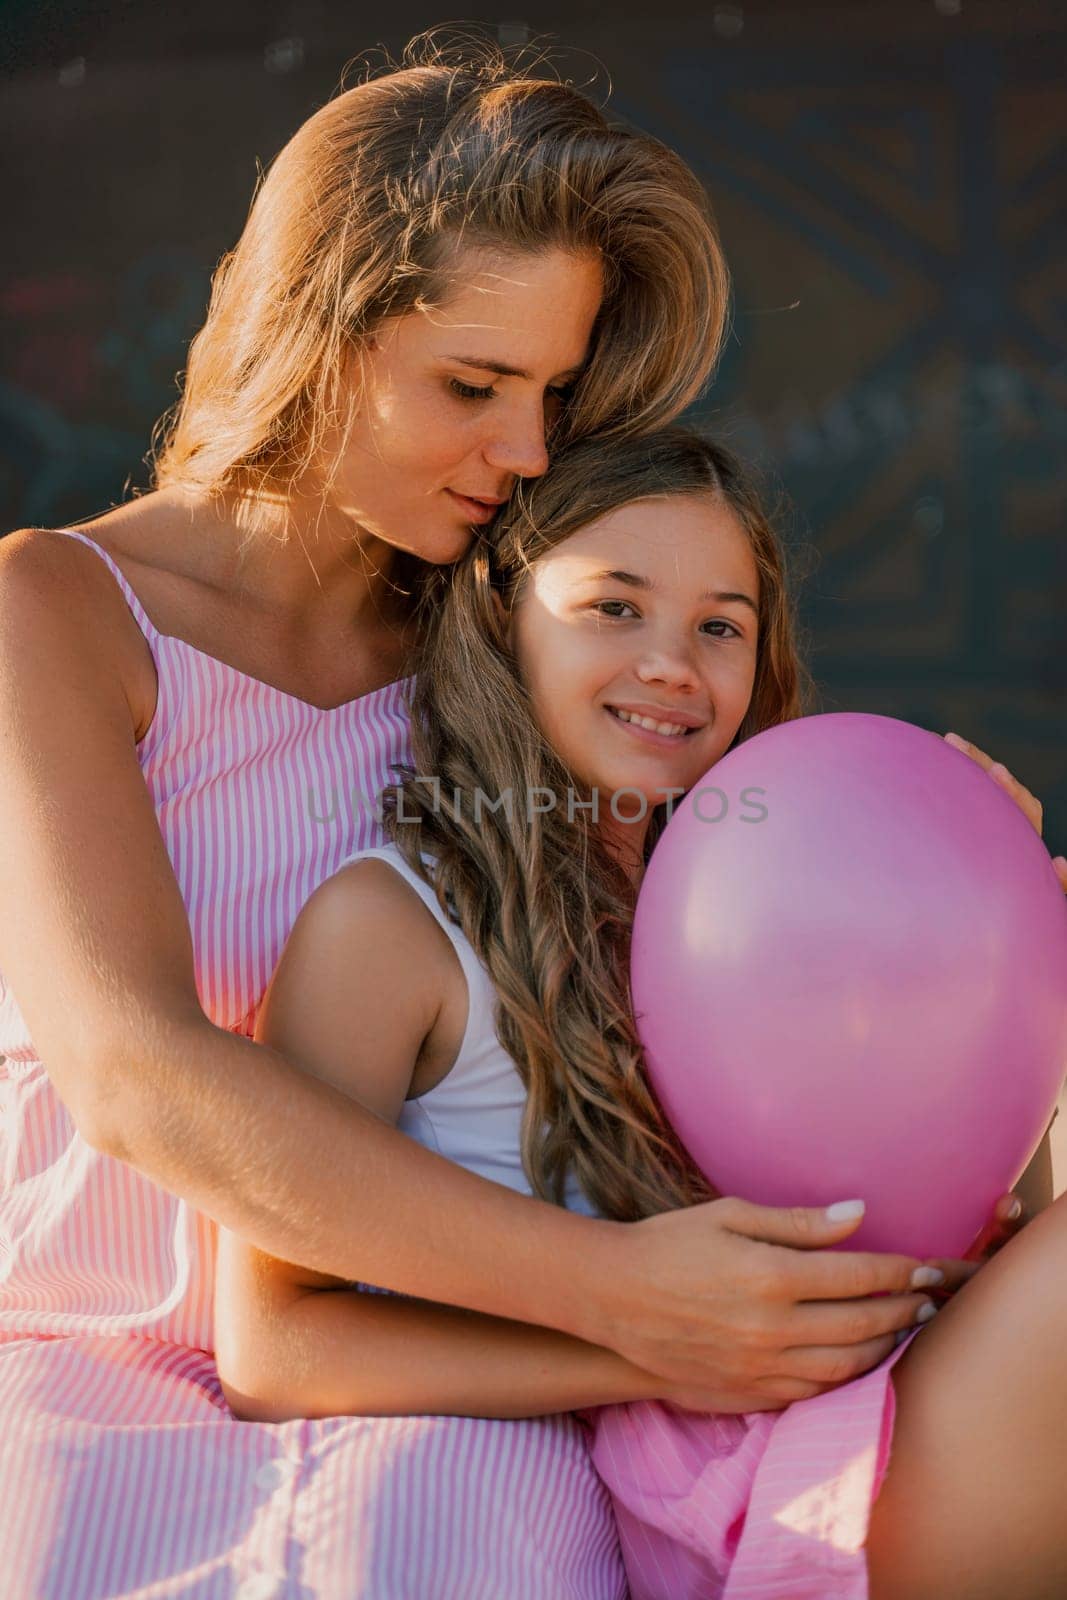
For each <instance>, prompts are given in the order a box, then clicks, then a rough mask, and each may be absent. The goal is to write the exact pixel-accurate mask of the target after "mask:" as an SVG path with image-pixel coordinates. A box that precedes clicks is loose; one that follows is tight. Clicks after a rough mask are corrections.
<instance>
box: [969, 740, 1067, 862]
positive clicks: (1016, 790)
mask: <svg viewBox="0 0 1067 1600" xmlns="http://www.w3.org/2000/svg"><path fill="white" fill-rule="evenodd" d="M945 742H946V744H950V745H951V746H952V748H953V749H954V750H961V751H962V752H963V754H964V755H965V756H970V758H971V760H972V761H976V762H977V763H978V765H979V766H980V767H981V768H982V769H983V771H985V772H988V773H989V776H990V777H991V778H992V779H993V781H994V783H999V785H1000V787H1001V788H1002V789H1003V790H1004V793H1005V794H1006V795H1008V796H1009V797H1010V798H1011V799H1012V800H1014V801H1015V804H1016V805H1017V806H1018V807H1019V810H1020V811H1021V812H1022V814H1023V816H1024V817H1025V818H1026V820H1027V821H1028V822H1029V823H1030V824H1031V826H1032V827H1033V828H1034V830H1035V831H1036V833H1037V834H1038V837H1040V835H1041V827H1042V823H1043V821H1044V808H1043V806H1042V804H1041V801H1040V800H1039V799H1038V798H1037V796H1036V795H1032V794H1031V793H1030V791H1029V789H1026V788H1024V787H1023V785H1022V784H1021V783H1020V782H1019V780H1018V779H1017V778H1013V777H1012V775H1011V773H1010V772H1009V771H1008V769H1007V767H1005V766H1002V765H1001V763H1000V762H999V761H994V760H993V757H992V756H987V755H986V753H985V751H984V750H979V748H978V746H977V745H974V744H969V743H968V742H967V740H966V739H961V738H960V736H959V734H958V733H946V734H945ZM1052 865H1053V866H1054V867H1055V869H1056V876H1057V877H1058V878H1059V880H1060V883H1061V884H1062V886H1063V890H1064V893H1065V894H1067V857H1064V856H1054V857H1053V859H1052Z"/></svg>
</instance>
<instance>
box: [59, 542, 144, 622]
mask: <svg viewBox="0 0 1067 1600" xmlns="http://www.w3.org/2000/svg"><path fill="white" fill-rule="evenodd" d="M55 531H56V532H57V533H62V534H65V535H66V537H67V538H69V539H79V540H80V541H81V543H82V544H87V545H88V546H89V549H90V550H95V551H96V553H97V555H98V556H99V557H100V559H101V561H103V562H105V563H106V565H107V566H108V567H110V569H111V575H112V577H113V578H114V579H115V582H116V583H117V584H118V586H119V588H120V589H121V590H122V593H123V595H124V597H125V600H126V604H127V605H128V606H129V608H130V610H131V611H132V612H133V615H134V620H135V621H136V623H137V626H138V627H139V628H140V630H141V632H142V633H143V634H144V635H145V637H146V638H147V639H149V640H154V639H158V638H159V629H158V628H157V627H156V625H155V623H154V622H152V621H151V620H150V618H149V615H148V612H147V611H146V610H145V608H144V606H143V605H142V604H141V602H140V600H139V599H138V598H137V596H136V594H135V593H134V591H133V587H132V585H131V584H130V581H129V579H128V578H127V577H126V575H125V573H124V572H123V570H122V568H121V567H120V566H119V564H118V562H117V561H116V560H115V558H114V556H112V555H110V554H109V553H108V552H107V551H106V550H105V549H104V548H103V546H102V545H99V544H97V542H96V540H95V539H90V537H89V535H88V534H87V533H81V532H80V531H79V530H78V529H77V528H57V529H56V530H55Z"/></svg>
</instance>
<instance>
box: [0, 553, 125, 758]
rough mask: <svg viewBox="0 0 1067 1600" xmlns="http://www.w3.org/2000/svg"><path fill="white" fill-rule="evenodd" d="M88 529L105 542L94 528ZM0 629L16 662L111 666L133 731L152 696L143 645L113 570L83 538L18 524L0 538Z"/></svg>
mask: <svg viewBox="0 0 1067 1600" xmlns="http://www.w3.org/2000/svg"><path fill="white" fill-rule="evenodd" d="M79 531H85V530H79ZM88 536H89V537H90V538H92V539H93V540H94V542H95V543H98V544H99V545H100V546H101V548H102V549H108V545H107V544H106V543H105V539H104V538H99V537H98V536H97V534H96V532H95V528H94V531H92V532H90V533H89V535H88ZM109 554H112V556H113V559H115V557H116V555H117V552H115V551H113V550H110V549H109ZM0 633H2V634H3V636H4V640H5V642H6V643H7V645H8V646H9V649H10V659H11V660H12V662H13V665H14V667H15V668H16V670H17V669H18V667H19V663H20V662H21V663H22V664H23V668H24V670H26V671H35V670H45V671H48V670H50V666H49V663H50V660H51V658H52V657H54V658H55V664H56V666H57V667H61V665H62V659H73V660H75V661H76V660H86V661H88V662H91V663H92V664H93V666H94V670H99V671H100V672H101V673H102V674H105V675H111V674H114V675H115V676H116V677H117V679H118V681H119V682H120V683H121V684H122V686H123V689H124V691H125V694H126V699H127V701H128V703H129V706H130V711H131V714H132V716H133V719H134V725H135V731H136V733H137V734H138V736H139V734H140V732H141V729H142V726H144V725H146V720H145V719H146V717H147V716H149V715H150V708H151V707H152V706H153V705H154V703H155V674H154V667H153V663H152V658H151V652H150V650H149V648H148V645H147V642H146V640H145V637H144V634H143V632H142V630H141V628H140V627H139V626H138V623H137V621H136V620H135V618H134V616H133V615H132V613H131V611H130V607H129V605H128V603H127V601H126V598H125V596H124V595H123V593H122V591H121V589H120V588H119V586H118V584H117V583H116V581H115V578H114V576H113V574H112V573H111V572H110V571H109V570H108V568H107V566H106V564H105V562H104V561H102V560H101V559H100V557H99V556H98V555H96V554H94V552H93V551H91V550H90V549H88V548H87V546H86V545H85V543H84V541H83V540H81V539H74V538H71V537H70V535H69V533H67V532H64V531H62V530H60V529H56V528H19V529H16V530H15V531H14V532H13V533H9V534H7V535H6V536H5V537H4V538H2V539H0ZM31 639H32V641H33V643H34V645H35V647H36V648H35V649H34V651H33V652H32V654H27V652H26V651H25V650H24V649H23V648H22V645H21V641H28V640H31ZM7 659H8V652H7V651H5V660H7Z"/></svg>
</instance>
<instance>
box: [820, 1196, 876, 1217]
mask: <svg viewBox="0 0 1067 1600" xmlns="http://www.w3.org/2000/svg"><path fill="white" fill-rule="evenodd" d="M866 1209H867V1202H866V1201H865V1200H837V1201H835V1202H834V1204H833V1205H832V1206H827V1208H826V1220H827V1222H852V1221H853V1220H854V1219H855V1218H856V1217H862V1215H863V1213H864V1212H865V1211H866Z"/></svg>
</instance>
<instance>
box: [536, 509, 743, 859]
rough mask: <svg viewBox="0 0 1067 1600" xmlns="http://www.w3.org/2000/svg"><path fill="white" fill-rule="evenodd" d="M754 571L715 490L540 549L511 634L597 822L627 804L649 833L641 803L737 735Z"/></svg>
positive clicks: (708, 761) (625, 810) (552, 738)
mask: <svg viewBox="0 0 1067 1600" xmlns="http://www.w3.org/2000/svg"><path fill="white" fill-rule="evenodd" d="M758 584H759V577H758V570H757V567H756V562H755V558H754V557H753V554H752V549H751V546H750V544H749V541H748V539H747V538H746V536H745V534H744V532H743V531H742V529H741V526H740V524H739V523H738V521H737V518H736V517H735V515H734V513H733V512H732V511H731V509H730V508H729V506H728V505H727V504H726V502H725V501H724V500H722V499H721V498H719V497H717V496H715V495H713V494H707V495H705V494H694V495H684V496H682V495H671V496H665V497H663V498H661V499H650V500H640V501H634V502H632V503H631V504H629V505H625V506H621V507H619V508H618V509H617V510H615V511H612V512H609V513H608V514H607V515H606V516H603V517H600V518H598V519H597V520H596V521H595V522H591V523H589V524H588V525H587V526H586V527H584V528H582V529H580V530H579V532H577V533H575V534H572V535H571V536H570V537H569V538H567V539H565V540H563V542H562V543H561V544H559V545H557V546H556V547H555V548H554V549H553V550H551V551H549V552H548V553H547V554H546V555H544V556H542V557H541V558H540V559H539V560H537V561H536V562H535V563H534V565H533V567H532V568H531V571H530V573H529V576H528V577H527V578H526V579H525V581H524V584H523V586H522V588H521V589H520V591H519V594H518V598H517V600H516V603H515V605H514V607H513V611H512V623H511V635H510V637H511V644H512V648H513V649H514V651H515V655H516V660H517V663H518V666H519V670H520V672H521V674H522V678H523V681H524V683H525V684H526V686H527V688H528V690H529V693H530V696H531V699H532V703H533V711H534V715H535V718H536V720H537V722H538V725H539V726H540V728H541V730H542V732H543V733H544V735H545V737H546V738H547V740H548V741H549V743H550V744H551V745H552V747H553V749H554V750H555V751H556V752H557V754H558V755H559V756H560V757H561V758H562V760H563V762H564V764H565V765H566V766H567V768H568V769H569V770H570V772H571V773H572V774H573V775H574V778H575V780H576V784H577V786H580V787H583V788H588V789H589V790H594V789H595V790H597V791H598V792H599V820H600V826H601V829H602V831H603V830H606V831H607V832H609V833H610V832H612V831H614V829H615V825H616V823H617V822H618V821H619V819H620V818H621V819H623V820H622V823H621V826H622V828H623V831H624V833H625V834H627V835H628V836H629V837H630V839H631V842H632V843H637V842H639V841H643V838H644V833H645V828H646V826H647V819H646V821H645V822H644V823H641V821H640V819H641V817H642V814H643V813H645V812H647V813H649V814H650V813H651V811H652V809H653V808H654V807H655V806H657V805H662V804H663V802H664V800H665V799H666V798H667V797H668V795H669V794H670V793H671V792H672V791H673V793H674V795H675V796H676V797H677V796H678V795H679V794H680V793H681V792H684V791H686V790H688V789H690V788H691V787H692V786H693V784H694V783H695V782H696V781H697V779H698V778H700V777H701V776H702V774H703V773H704V772H706V771H707V769H708V768H709V767H710V766H711V765H712V764H713V763H714V762H716V761H717V760H718V759H719V757H720V756H722V755H724V754H725V752H726V751H727V749H728V748H729V746H730V745H731V743H732V742H733V739H734V736H735V735H736V733H737V731H738V728H739V727H740V726H741V723H742V721H743V719H744V716H745V712H746V711H747V709H748V704H749V701H750V699H751V697H752V688H753V683H754V681H755V674H756V648H757V644H758V640H757V622H758V610H757V607H758V605H759V587H758ZM638 719H640V720H638ZM649 724H652V725H653V726H649ZM624 790H625V791H629V792H628V793H626V794H623V793H622V791H624ZM634 791H636V793H635V792H634ZM613 796H615V797H616V801H615V807H614V810H615V812H617V813H618V817H617V818H616V817H613V816H612V806H611V802H612V797H613ZM561 800H562V797H561ZM642 801H643V802H644V805H642ZM635 824H637V825H638V827H637V828H635ZM635 833H636V834H637V837H636V838H635Z"/></svg>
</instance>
